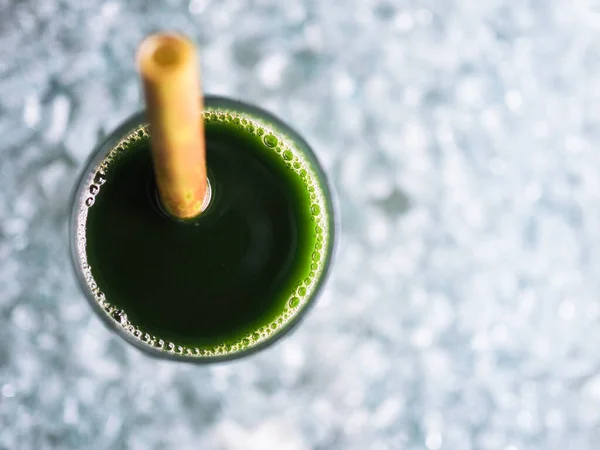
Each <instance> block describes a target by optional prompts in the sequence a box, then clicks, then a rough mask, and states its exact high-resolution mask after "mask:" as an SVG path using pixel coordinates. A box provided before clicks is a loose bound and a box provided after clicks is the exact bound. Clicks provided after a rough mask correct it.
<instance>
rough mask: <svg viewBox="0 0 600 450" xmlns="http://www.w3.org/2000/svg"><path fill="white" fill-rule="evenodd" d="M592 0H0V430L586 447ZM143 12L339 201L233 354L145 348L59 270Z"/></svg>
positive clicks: (593, 342)
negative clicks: (198, 53)
mask: <svg viewBox="0 0 600 450" xmlns="http://www.w3.org/2000/svg"><path fill="white" fill-rule="evenodd" d="M593 3H594V2H593V1H591V0H589V1H588V0H556V1H553V2H547V1H541V0H537V1H536V0H529V1H527V0H526V1H522V2H512V1H509V0H504V1H501V0H488V1H480V2H474V1H472V0H453V1H443V2H442V1H433V0H431V1H421V2H415V1H391V0H388V1H387V2H385V1H383V2H375V1H366V0H364V1H363V0H361V1H356V2H354V3H353V2H350V1H342V0H323V1H317V0H313V1H305V2H299V1H292V0H285V1H276V0H263V1H258V0H255V1H248V2H244V1H239V0H223V1H217V0H212V1H208V0H193V1H192V2H191V3H188V2H182V1H174V0H171V1H160V2H159V1H151V2H126V1H125V0H114V1H109V2H104V3H102V2H91V1H89V2H88V1H79V0H52V1H44V2H41V1H37V2H36V1H33V0H24V1H20V2H11V1H9V0H1V1H0V135H1V136H2V140H1V141H0V151H1V155H0V188H1V190H0V192H1V193H0V232H1V234H0V448H1V449H11V450H12V449H54V448H56V449H64V448H90V449H115V448H127V449H150V450H153V449H166V448H179V449H197V448H202V449H207V450H221V449H223V450H225V449H227V450H229V449H232V450H238V449H239V450H241V449H266V450H270V449H278V450H279V449H282V450H305V449H306V450H309V449H323V450H325V449H333V450H335V449H344V450H354V449H356V450H392V449H407V450H416V449H428V450H439V449H452V450H454V449H456V450H469V449H490V450H496V449H502V450H523V449H540V450H542V449H543V450H555V449H556V450H559V449H560V450H562V449H565V448H573V449H578V450H588V449H590V450H591V449H595V448H597V442H598V441H599V440H600V352H599V351H598V343H599V342H600V324H599V319H600V282H599V281H598V280H600V157H599V156H598V153H597V150H596V149H595V147H596V145H597V142H598V140H599V139H600V135H599V134H598V129H600V128H599V126H598V125H599V122H600V82H598V80H599V79H600V77H599V76H598V71H599V69H600V40H598V38H597V36H598V33H599V32H600V8H598V7H596V6H595V5H593ZM131 4H135V5H140V6H129V5H131ZM141 5H144V6H141ZM159 28H170V29H175V30H178V31H183V32H186V33H188V34H190V35H191V36H192V37H193V38H194V39H195V40H197V42H199V43H200V44H201V45H202V49H203V50H202V60H203V63H204V88H205V90H206V91H209V92H212V93H219V94H226V95H230V96H236V97H239V98H241V99H243V100H247V101H251V102H255V103H258V104H260V105H261V106H263V107H265V108H267V109H269V110H271V111H272V112H274V113H276V114H278V115H280V116H281V117H282V118H283V119H284V120H286V121H288V122H290V123H292V124H293V125H294V126H295V128H297V129H298V130H299V131H300V132H301V134H303V135H304V136H305V137H306V138H307V140H308V141H309V142H311V143H312V144H313V146H314V148H315V150H316V151H317V153H318V154H319V156H320V158H321V159H322V161H323V163H324V165H325V166H326V168H327V169H328V171H329V173H330V174H331V177H332V180H333V182H334V184H335V185H336V187H337V190H338V193H339V198H340V204H341V209H342V214H343V219H344V223H343V233H344V235H343V242H342V245H341V246H340V255H339V256H340V257H339V259H338V264H337V266H336V269H335V273H334V277H333V279H332V280H331V284H330V285H329V287H328V290H327V292H326V294H325V295H324V296H323V297H322V299H321V301H320V303H319V305H318V307H317V308H316V309H315V310H313V312H312V313H311V315H310V317H309V318H308V320H307V321H306V322H305V323H304V324H303V326H302V327H301V328H300V329H298V330H297V332H296V333H294V335H293V336H291V337H290V338H289V339H287V340H286V341H285V342H282V343H281V344H279V345H277V346H276V347H274V348H272V349H271V350H268V351H266V352H263V353H261V354H259V355H257V356H255V357H252V358H250V359H247V360H244V361H240V362H235V363H231V364H226V365H220V366H214V367H194V366H187V365H177V364H173V363H168V362H157V361H154V360H150V359H148V358H146V357H144V356H143V355H141V354H139V353H138V352H137V351H135V350H134V349H132V348H129V347H127V346H125V345H124V344H123V343H122V342H121V341H120V340H119V339H118V338H116V337H113V336H112V335H111V334H110V333H109V332H108V331H107V330H106V329H105V328H104V327H103V326H102V325H101V323H100V321H99V319H98V318H96V317H94V316H93V315H92V313H91V312H90V310H89V308H88V306H87V305H86V303H85V302H84V300H83V298H82V296H81V294H80V293H79V291H78V289H77V287H76V285H75V282H74V278H73V276H72V275H71V268H70V263H69V259H68V252H67V239H66V237H67V228H66V217H67V210H68V197H69V193H70V190H71V188H72V185H73V182H74V180H75V177H76V174H77V172H78V170H79V169H80V168H81V166H82V163H83V161H84V159H85V158H86V156H87V155H88V154H89V152H90V151H91V148H92V147H93V145H94V144H95V142H96V140H97V138H98V137H99V136H101V135H103V134H105V133H106V132H107V131H108V130H110V129H111V128H112V127H114V126H115V125H116V124H117V123H118V122H120V121H121V120H122V119H123V118H124V117H126V116H127V115H128V114H130V113H131V112H133V111H134V110H136V109H138V108H139V106H140V105H141V102H140V90H139V86H138V82H137V80H136V76H135V67H134V64H133V52H134V48H135V46H136V45H137V43H138V42H139V41H140V39H141V38H142V36H144V35H145V34H146V33H148V32H150V31H154V30H157V29H159Z"/></svg>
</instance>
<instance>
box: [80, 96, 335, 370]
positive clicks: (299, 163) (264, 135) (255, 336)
mask: <svg viewBox="0 0 600 450" xmlns="http://www.w3.org/2000/svg"><path fill="white" fill-rule="evenodd" d="M203 118H204V120H205V121H206V122H221V123H223V122H225V123H234V124H241V123H242V119H246V122H245V126H244V128H243V129H244V130H245V131H246V132H247V133H250V134H254V135H256V136H258V137H259V138H261V140H262V141H263V143H264V148H265V149H266V151H270V152H273V154H275V155H277V156H278V157H279V158H281V159H282V160H283V161H284V162H288V163H289V162H290V161H293V164H289V165H288V168H289V170H292V171H293V172H295V173H296V175H298V177H299V179H300V181H301V182H302V183H303V184H304V186H305V187H306V189H307V191H308V192H309V193H310V198H311V203H310V206H309V208H310V211H309V212H310V215H311V217H312V218H313V219H315V220H317V219H323V220H322V223H326V224H327V223H328V220H327V219H328V218H329V217H328V215H329V214H330V213H331V214H333V211H328V209H327V207H326V204H327V203H326V197H325V194H324V192H323V191H322V189H321V187H320V183H319V182H318V180H319V177H318V175H317V174H316V173H315V171H314V169H313V167H312V165H311V164H310V162H309V161H308V160H307V159H306V158H305V156H304V154H303V152H302V151H301V150H300V149H298V148H297V147H296V146H295V144H294V140H293V139H292V138H290V137H289V136H287V135H286V134H285V133H282V132H281V131H279V130H277V131H276V130H274V129H273V128H272V127H271V126H269V124H268V123H265V121H263V120H262V119H261V118H259V117H255V116H253V115H252V114H249V113H243V114H238V113H237V112H235V111H232V110H228V109H227V108H211V107H208V108H207V109H206V110H205V111H204V112H203ZM148 138H149V130H148V125H140V126H138V127H136V128H134V129H133V130H132V131H131V132H130V133H129V134H128V135H127V136H126V137H125V138H123V139H122V140H121V141H120V142H119V143H117V144H116V145H115V146H114V147H113V149H112V150H111V151H110V152H109V153H108V155H107V156H106V157H105V158H104V159H103V160H102V161H101V162H100V163H99V164H98V166H97V167H95V168H94V169H93V171H92V172H91V174H90V176H89V177H88V178H89V179H88V182H87V183H86V184H85V185H84V186H83V190H82V191H81V193H79V197H78V200H77V201H78V202H79V213H78V215H77V219H76V220H77V228H76V238H77V239H76V246H77V254H78V257H79V260H80V267H81V270H82V272H83V276H84V279H85V281H86V283H87V285H88V287H90V289H91V290H92V293H93V295H94V298H95V300H96V302H97V303H98V304H99V305H100V306H101V307H102V310H103V311H105V314H106V315H107V316H108V317H109V318H110V319H111V320H113V321H114V322H117V321H116V319H115V318H114V317H112V313H113V312H114V311H115V308H114V307H113V306H112V305H110V302H109V301H108V300H106V297H105V295H104V293H103V292H101V291H100V289H99V288H97V286H96V282H95V280H94V277H93V275H92V271H91V267H90V266H89V264H88V262H87V254H86V250H85V247H86V226H85V225H86V222H87V216H88V210H89V208H92V207H93V204H94V203H95V202H94V201H92V202H91V205H89V206H88V205H86V200H88V199H89V198H90V195H91V196H92V197H96V196H97V195H98V194H99V193H100V192H101V191H102V185H103V184H104V183H105V182H106V178H107V169H109V167H110V164H111V163H112V161H113V160H114V158H115V157H116V156H117V155H118V154H119V153H120V152H123V151H127V149H128V147H129V145H130V144H131V143H134V142H139V141H140V140H143V139H148ZM290 155H291V156H290ZM92 185H94V188H93V190H94V193H91V192H90V188H91V186H92ZM82 193H83V194H82ZM211 198H212V188H211V185H210V181H209V183H208V188H207V194H206V196H205V199H204V202H203V207H202V210H204V209H206V207H207V206H208V204H209V203H210V200H211ZM88 203H89V202H88ZM316 228H317V230H318V232H317V235H318V237H319V239H320V240H316V241H315V248H314V249H313V251H315V252H317V253H318V254H321V253H322V249H323V248H325V249H327V248H328V246H327V244H328V240H329V232H330V230H329V227H328V226H325V227H324V228H325V229H323V228H322V227H320V226H317V227H316ZM317 243H319V244H320V246H319V248H316V245H317ZM325 255H327V253H325ZM326 261H327V258H325V257H322V258H321V257H319V260H317V261H315V260H311V261H309V263H312V264H313V265H314V264H317V266H318V267H317V268H316V269H314V270H311V273H310V275H309V277H308V278H306V279H305V280H302V281H300V282H298V283H297V285H296V286H295V287H294V288H293V289H292V290H291V292H290V293H289V295H288V297H287V300H286V301H285V305H286V306H285V307H284V308H283V310H282V311H281V313H280V314H278V315H277V316H276V317H275V318H274V319H273V322H272V323H274V324H275V327H272V326H267V327H263V328H262V329H261V330H260V332H259V330H253V331H251V332H250V333H248V334H247V335H245V336H242V337H241V338H240V339H238V340H237V341H235V342H226V343H222V344H219V345H217V346H214V347H212V348H197V347H186V346H180V345H175V344H174V343H172V342H168V344H167V341H164V340H163V339H161V338H160V337H157V336H151V337H149V338H146V335H148V333H145V332H143V330H140V329H138V328H136V327H134V326H133V324H131V322H129V320H128V319H125V323H124V324H123V323H121V322H118V325H119V328H121V329H122V330H125V331H126V332H127V333H128V334H129V335H130V336H131V337H133V338H134V339H136V340H137V341H139V342H140V343H141V344H143V345H145V346H147V347H151V348H154V349H159V350H160V351H163V352H165V353H174V354H179V355H182V356H186V357H190V358H200V359H201V358H204V357H211V356H214V355H221V354H233V353H236V352H239V351H244V350H248V349H251V348H252V347H254V346H256V345H257V344H259V343H261V342H263V341H264V340H266V339H268V338H269V337H270V336H271V335H274V334H276V333H278V332H280V331H281V330H283V329H285V325H286V323H287V322H289V321H290V320H291V319H293V318H294V317H295V316H296V314H298V313H299V312H300V311H301V310H302V308H303V306H304V305H305V304H306V303H307V301H308V299H310V298H311V297H312V295H313V292H314V290H315V288H316V286H317V283H318V281H319V280H320V278H321V275H322V273H323V270H324V268H325V264H326ZM92 286H94V288H92ZM300 288H301V289H302V291H301V292H302V295H298V290H299V289H300ZM121 313H122V314H123V316H124V317H125V318H126V317H127V314H126V312H125V311H121ZM279 320H281V325H279V322H278V321H279ZM130 327H131V331H129V328H130ZM166 347H167V348H166ZM175 349H176V350H175ZM180 349H181V350H180ZM221 349H227V350H223V351H221Z"/></svg>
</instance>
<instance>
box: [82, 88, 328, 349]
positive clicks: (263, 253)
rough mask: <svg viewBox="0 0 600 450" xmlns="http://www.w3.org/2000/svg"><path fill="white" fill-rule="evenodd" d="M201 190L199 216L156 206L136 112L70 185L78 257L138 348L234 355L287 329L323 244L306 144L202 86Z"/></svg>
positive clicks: (315, 177) (314, 280) (316, 171)
mask: <svg viewBox="0 0 600 450" xmlns="http://www.w3.org/2000/svg"><path fill="white" fill-rule="evenodd" d="M204 122H205V134H206V155H207V168H208V179H209V183H210V191H211V198H210V203H209V205H208V207H207V208H206V210H205V211H204V212H203V213H202V214H201V215H200V216H199V217H197V218H195V219H193V220H189V221H180V220H176V219H174V218H172V217H170V216H169V215H168V214H166V213H165V212H164V211H163V209H162V208H161V205H160V202H159V200H158V195H157V189H156V185H155V181H154V173H153V168H152V155H151V152H150V137H149V135H148V128H147V125H145V124H140V125H138V126H136V127H133V129H130V130H128V132H127V133H125V135H124V136H123V137H122V139H121V140H120V141H119V142H118V143H117V145H115V146H114V147H112V148H111V149H110V150H109V151H108V152H107V154H106V155H105V156H104V157H103V158H102V159H97V161H94V162H93V163H92V164H91V165H90V170H89V172H88V174H87V177H84V179H83V180H82V183H81V184H80V188H79V191H78V194H77V196H76V199H75V202H76V209H77V213H76V217H75V220H76V233H77V239H76V242H75V246H76V253H77V255H76V260H77V264H78V270H79V271H80V272H81V275H82V279H83V280H84V283H85V286H84V287H85V288H87V290H88V291H89V292H90V293H91V296H93V301H94V303H95V304H96V306H98V307H99V308H98V310H99V311H100V313H101V314H103V315H104V316H105V318H106V319H107V320H108V321H109V322H110V323H111V325H112V326H113V327H115V328H116V329H117V330H119V332H120V333H121V334H122V335H123V336H124V337H126V338H127V339H128V340H129V341H131V342H133V343H134V344H137V345H138V346H141V347H142V348H145V349H150V350H154V351H158V352H161V353H165V354H167V355H168V354H172V355H173V356H175V357H177V356H179V355H181V356H183V357H189V358H197V359H199V360H202V359H207V357H208V358H209V359H210V358H214V357H215V356H216V357H234V356H238V355H241V354H243V353H246V352H247V351H248V350H250V349H253V348H255V347H259V346H261V345H264V344H265V343H268V342H269V341H271V340H273V338H275V337H277V336H278V335H280V334H282V333H283V332H284V331H286V330H287V329H289V328H290V327H291V325H292V324H293V323H295V322H296V320H297V319H298V318H299V317H300V315H301V314H302V312H303V310H304V309H305V308H306V307H307V306H308V304H310V303H311V301H312V298H313V297H314V295H315V294H316V291H317V290H318V289H319V287H320V285H321V281H322V280H323V278H324V276H325V273H326V271H327V268H328V265H329V261H330V258H331V253H332V250H331V249H332V244H333V211H332V204H331V198H330V194H329V191H328V189H327V186H326V183H325V181H324V175H323V174H322V172H321V169H320V167H319V166H318V163H317V162H316V160H315V159H314V156H313V155H312V153H311V152H310V150H309V149H308V147H307V146H306V144H304V142H303V141H301V139H300V138H299V137H297V136H296V135H294V134H292V133H293V132H291V130H289V132H287V131H288V130H286V129H283V128H282V127H281V124H279V125H280V126H277V122H276V119H274V118H272V117H271V116H268V115H267V114H266V113H263V112H261V111H259V110H256V109H253V108H250V107H246V108H245V105H243V104H240V103H237V102H232V101H224V100H221V101H218V100H214V99H212V100H211V98H207V101H206V111H205V113H204Z"/></svg>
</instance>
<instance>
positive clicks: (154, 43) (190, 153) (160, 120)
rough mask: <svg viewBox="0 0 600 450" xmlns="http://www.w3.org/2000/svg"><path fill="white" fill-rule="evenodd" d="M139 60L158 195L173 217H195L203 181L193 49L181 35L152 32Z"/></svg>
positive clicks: (197, 79) (203, 158)
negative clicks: (153, 33)
mask: <svg viewBox="0 0 600 450" xmlns="http://www.w3.org/2000/svg"><path fill="white" fill-rule="evenodd" d="M137 61H138V67H139V71H140V75H141V78H142V81H143V86H144V95H145V98H146V111H147V119H148V122H149V124H150V135H151V147H152V157H153V161H154V172H155V176H156V183H157V186H158V192H159V197H160V200H161V202H162V205H163V207H164V208H165V209H166V210H167V212H168V213H170V214H171V215H173V216H175V217H177V218H180V219H189V218H192V217H195V216H197V215H198V214H200V213H201V212H202V208H203V204H204V200H205V195H206V186H207V181H206V156H205V143H204V123H203V121H202V117H201V112H202V108H203V105H202V96H201V90H200V76H199V68H198V57H197V54H196V49H195V47H194V44H193V43H192V42H191V41H189V40H188V39H186V38H184V37H182V36H178V35H175V34H155V35H151V36H149V37H147V38H146V39H145V40H144V41H143V42H142V43H141V45H140V47H139V49H138V54H137Z"/></svg>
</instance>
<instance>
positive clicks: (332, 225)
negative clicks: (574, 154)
mask: <svg viewBox="0 0 600 450" xmlns="http://www.w3.org/2000/svg"><path fill="white" fill-rule="evenodd" d="M204 104H205V106H206V107H208V108H218V107H223V108H229V109H232V110H239V111H243V112H245V113H249V114H253V115H255V116H257V117H259V118H261V119H264V120H265V121H266V122H267V123H268V124H269V125H270V126H272V127H273V129H274V130H275V131H279V132H281V134H283V135H285V136H287V137H289V138H290V140H291V141H292V142H294V143H295V144H296V147H297V148H298V150H299V151H301V152H302V153H303V154H304V155H305V156H306V157H307V159H308V160H309V163H310V164H311V167H312V169H313V170H314V171H315V173H316V175H317V180H318V181H319V186H320V187H321V189H322V190H323V194H324V201H325V203H326V205H327V208H328V218H327V219H328V231H329V237H328V239H329V241H328V249H327V255H326V261H325V264H324V266H323V271H322V273H321V276H320V277H319V279H318V281H317V282H316V284H315V287H314V290H313V293H312V295H311V296H310V297H309V298H308V299H307V300H306V302H305V304H304V306H303V307H302V309H300V310H299V311H297V312H296V313H295V314H294V315H293V316H292V317H291V318H290V319H289V320H288V321H286V322H285V323H284V324H283V325H282V327H281V328H279V329H278V330H277V331H276V332H275V333H274V334H272V335H270V336H268V337H267V338H265V339H264V340H263V341H260V342H258V343H257V344H255V345H252V346H250V347H248V348H245V349H241V350H238V351H235V352H232V353H225V354H218V355H209V356H193V355H187V354H177V353H174V352H170V351H168V350H160V349H158V348H155V347H153V346H150V345H147V344H145V343H144V342H142V341H141V340H139V339H138V338H136V337H134V336H133V335H132V334H131V333H130V332H128V331H126V330H125V329H123V328H122V327H121V326H119V325H118V324H117V323H116V322H115V321H114V320H111V318H110V317H109V313H107V312H106V311H105V310H104V309H103V308H102V307H101V305H99V304H98V301H97V300H96V298H95V296H94V294H93V292H92V290H91V289H90V287H89V285H88V283H87V281H86V279H85V276H84V274H83V270H82V261H81V259H80V256H79V252H78V251H77V245H78V243H77V224H78V214H79V211H80V201H81V197H82V195H83V189H84V188H85V187H86V186H87V185H88V184H89V181H90V179H91V177H93V176H94V174H95V172H96V170H95V169H96V168H97V167H98V166H99V165H100V163H101V162H102V161H103V160H104V159H105V158H106V156H107V155H108V154H109V153H110V151H112V149H113V148H114V147H115V146H116V145H117V144H118V143H119V142H120V141H121V140H122V139H123V138H125V137H126V136H128V135H129V134H130V133H131V131H132V130H134V129H135V128H137V127H138V126H140V125H142V124H145V123H146V121H145V111H144V110H141V111H138V112H136V113H134V114H132V115H131V116H129V117H128V118H127V119H126V120H124V121H123V123H122V124H120V125H119V126H118V127H116V128H115V129H114V130H113V131H112V132H111V133H109V135H108V136H107V137H106V138H104V139H103V140H102V141H100V143H99V144H98V145H96V146H95V148H94V149H93V150H92V152H91V154H90V156H89V157H88V158H87V159H86V161H85V163H84V164H83V168H82V169H81V173H80V175H79V176H78V178H77V182H76V184H75V188H74V190H73V193H72V195H71V203H70V205H71V207H70V208H71V212H70V222H69V247H70V254H71V258H70V259H71V263H72V266H73V271H74V272H75V274H76V278H77V281H78V285H79V287H80V289H81V290H82V291H83V294H84V296H85V298H86V300H87V302H88V303H89V304H90V306H91V308H92V310H93V311H94V313H96V315H98V316H100V318H101V320H102V322H104V324H105V325H107V326H108V328H109V329H110V330H112V331H114V332H115V333H116V334H118V335H119V336H120V337H121V338H123V339H124V340H126V341H127V342H128V343H129V344H131V345H133V346H134V347H136V348H137V349H139V350H141V351H142V352H144V353H145V354H147V355H149V356H152V357H155V358H159V359H167V360H172V361H179V362H189V363H195V364H209V363H215V362H223V361H231V360H235V359H238V358H243V357H246V356H250V355H252V354H254V353H256V352H258V351H261V350H263V349H265V348H267V347H270V346H271V345H273V344H275V343H276V342H279V341H280V340H281V339H282V338H283V337H285V336H288V335H289V333H290V332H292V331H293V330H294V329H295V328H296V327H297V326H298V324H299V323H300V322H301V321H302V320H303V319H304V318H305V317H306V315H307V313H308V312H309V311H310V310H311V309H312V308H313V307H314V305H315V303H316V302H317V300H318V297H319V296H320V295H321V293H322V292H323V289H324V288H325V285H326V284H327V282H328V280H329V278H330V276H331V267H332V265H333V264H334V262H335V260H336V259H337V249H338V240H339V236H340V228H341V227H340V220H339V219H340V215H339V207H338V203H337V197H336V195H335V193H334V191H333V188H332V185H331V183H330V181H329V179H328V177H327V174H326V172H325V170H324V169H323V167H322V166H321V163H320V161H319V160H318V158H317V156H316V154H315V153H314V151H313V150H312V148H311V147H310V145H308V143H307V142H306V140H305V139H304V138H302V136H300V135H299V134H298V133H297V132H296V131H295V130H294V129H293V128H292V127H290V126H289V125H287V124H286V123H284V122H283V121H282V120H281V119H279V118H277V117H276V116H274V115H273V114H271V113H270V112H268V111H265V110H263V109H262V108H260V107H257V106H254V105H250V104H248V103H245V102H243V101H239V100H235V99H232V98H228V97H222V96H215V95H207V96H205V97H204Z"/></svg>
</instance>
